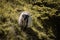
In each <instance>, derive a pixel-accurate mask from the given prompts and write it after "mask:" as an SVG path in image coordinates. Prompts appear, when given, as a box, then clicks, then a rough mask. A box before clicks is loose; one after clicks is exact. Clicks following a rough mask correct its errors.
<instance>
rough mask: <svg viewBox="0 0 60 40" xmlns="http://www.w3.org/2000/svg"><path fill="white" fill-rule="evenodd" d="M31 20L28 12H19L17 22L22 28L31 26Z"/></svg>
mask: <svg viewBox="0 0 60 40" xmlns="http://www.w3.org/2000/svg"><path fill="white" fill-rule="evenodd" d="M31 21H32V18H31V15H30V13H29V12H27V11H23V12H22V13H21V14H20V17H19V19H18V24H19V25H20V26H21V27H22V28H28V27H30V26H31Z"/></svg>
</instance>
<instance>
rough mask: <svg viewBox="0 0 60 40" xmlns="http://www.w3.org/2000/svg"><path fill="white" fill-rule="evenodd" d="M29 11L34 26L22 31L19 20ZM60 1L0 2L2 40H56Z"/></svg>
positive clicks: (27, 0)
mask: <svg viewBox="0 0 60 40" xmlns="http://www.w3.org/2000/svg"><path fill="white" fill-rule="evenodd" d="M22 11H29V12H30V14H31V17H32V26H31V27H30V28H29V29H27V30H25V31H23V32H22V31H21V28H20V26H19V25H18V18H19V16H20V13H21V12H22ZM59 20H60V0H0V40H55V39H56V33H57V31H56V30H57V29H58V30H59V26H60V25H59V24H60V21H59Z"/></svg>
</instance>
